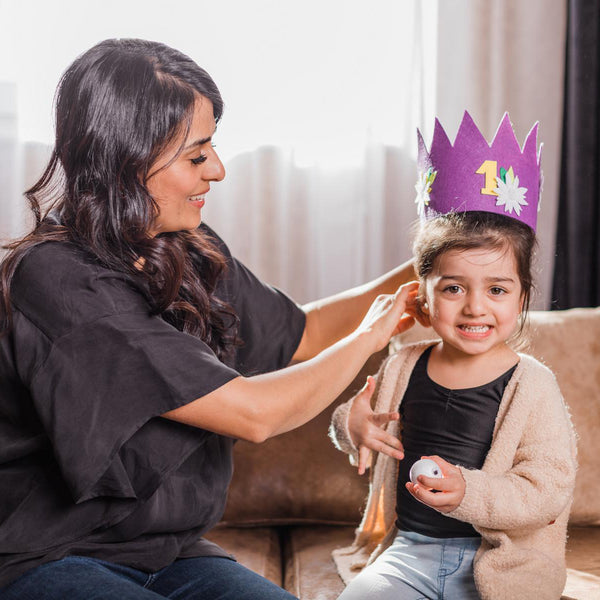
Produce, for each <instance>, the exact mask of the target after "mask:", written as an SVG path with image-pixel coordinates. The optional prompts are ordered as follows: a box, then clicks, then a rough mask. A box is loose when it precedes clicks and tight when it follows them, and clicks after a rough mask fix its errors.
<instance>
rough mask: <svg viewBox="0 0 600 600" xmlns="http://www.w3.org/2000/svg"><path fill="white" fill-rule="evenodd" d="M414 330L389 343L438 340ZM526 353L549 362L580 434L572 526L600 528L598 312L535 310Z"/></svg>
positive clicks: (425, 331)
mask: <svg viewBox="0 0 600 600" xmlns="http://www.w3.org/2000/svg"><path fill="white" fill-rule="evenodd" d="M434 337H435V332H434V331H433V330H432V329H426V328H424V327H421V326H416V327H413V328H412V329H410V330H409V331H408V332H406V333H405V334H403V335H402V336H398V338H396V339H395V340H393V341H392V343H391V344H390V350H391V351H394V349H395V348H396V347H397V345H398V344H402V343H409V342H412V341H417V340H421V339H428V338H434ZM524 339H525V340H528V341H527V343H526V344H525V345H524V347H523V348H519V349H522V350H523V351H525V352H527V353H529V354H531V355H533V356H535V357H536V358H537V359H539V360H541V361H542V362H543V363H544V364H546V365H547V366H548V367H550V369H552V371H553V372H554V374H555V375H556V379H557V381H558V384H559V386H560V389H561V391H562V393H563V396H564V398H565V401H566V402H567V404H568V405H569V408H570V411H571V416H572V419H573V425H574V426H575V430H576V432H577V435H578V438H579V439H578V443H577V462H578V471H577V479H576V482H575V500H574V502H573V506H572V509H571V516H570V523H571V524H573V525H586V524H600V501H599V500H598V499H599V498H600V460H599V458H598V457H599V456H600V436H598V433H597V432H598V431H600V308H573V309H570V310H563V311H532V312H531V313H530V315H529V324H528V327H527V329H526V331H525V335H524Z"/></svg>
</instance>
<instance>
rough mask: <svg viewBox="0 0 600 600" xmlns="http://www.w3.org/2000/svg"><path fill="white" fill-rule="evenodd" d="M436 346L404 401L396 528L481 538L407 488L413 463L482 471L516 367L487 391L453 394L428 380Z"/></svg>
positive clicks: (421, 363) (414, 377)
mask: <svg viewBox="0 0 600 600" xmlns="http://www.w3.org/2000/svg"><path fill="white" fill-rule="evenodd" d="M432 348H433V346H432V347H430V348H428V349H427V350H426V351H425V352H424V353H423V354H422V356H421V357H420V358H419V360H418V361H417V364H416V365H415V368H414V370H413V372H412V374H411V377H410V380H409V382H408V386H407V388H406V392H405V394H404V398H403V400H402V402H401V403H400V408H399V411H400V421H401V424H402V425H401V426H402V443H403V445H404V459H403V460H401V461H400V464H399V472H398V486H397V492H396V513H397V515H398V517H397V520H396V526H397V527H398V529H400V530H402V531H414V532H417V533H420V534H422V535H427V536H430V537H436V538H450V537H477V536H478V535H479V534H478V533H477V532H476V531H475V529H474V528H473V526H472V525H471V524H469V523H465V522H463V521H459V520H457V519H453V518H451V517H447V516H445V515H443V514H442V513H440V512H438V511H437V510H435V509H433V508H431V507H429V506H426V505H425V504H423V503H422V502H419V501H418V500H416V499H415V498H414V497H413V496H411V494H410V493H409V492H408V490H407V489H406V487H405V484H406V482H407V481H409V472H410V468H411V466H412V465H413V464H414V462H415V461H417V460H419V459H420V458H421V457H422V456H429V455H432V454H437V455H438V456H441V457H442V458H443V459H444V460H447V461H448V462H450V463H452V464H457V465H461V466H464V467H467V468H472V469H480V468H481V467H482V466H483V462H484V460H485V457H486V455H487V453H488V451H489V449H490V446H491V443H492V434H493V431H494V423H495V421H496V415H497V413H498V407H499V406H500V401H501V399H502V395H503V394H504V389H505V388H506V385H507V384H508V382H509V381H510V378H511V377H512V374H513V373H514V371H515V369H516V365H515V366H513V367H512V368H511V369H509V370H508V371H507V372H506V373H504V374H503V375H501V376H500V377H498V378H497V379H495V380H494V381H491V382H490V383H486V384H484V385H480V386H477V387H474V388H467V389H458V390H451V389H448V388H445V387H443V386H441V385H439V384H437V383H436V382H435V381H433V380H432V379H430V378H429V375H428V374H427V363H428V361H429V356H430V354H431V350H432Z"/></svg>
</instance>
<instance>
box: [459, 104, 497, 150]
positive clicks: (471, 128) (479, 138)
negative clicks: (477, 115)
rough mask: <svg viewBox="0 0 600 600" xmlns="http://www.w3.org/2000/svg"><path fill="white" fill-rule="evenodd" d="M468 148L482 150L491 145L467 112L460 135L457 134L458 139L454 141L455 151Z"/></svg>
mask: <svg viewBox="0 0 600 600" xmlns="http://www.w3.org/2000/svg"><path fill="white" fill-rule="evenodd" d="M467 147H470V148H472V149H476V148H480V149H482V148H489V145H488V143H487V142H486V140H485V138H484V137H483V135H482V133H481V131H479V128H478V127H477V125H475V121H473V117H471V115H470V114H469V112H468V111H466V110H465V112H464V114H463V119H462V121H461V123H460V127H459V128H458V133H457V134H456V139H455V140H454V149H457V148H467Z"/></svg>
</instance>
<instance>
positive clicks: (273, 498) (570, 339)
mask: <svg viewBox="0 0 600 600" xmlns="http://www.w3.org/2000/svg"><path fill="white" fill-rule="evenodd" d="M529 330H530V335H529V338H530V344H529V347H528V348H525V350H526V351H528V352H529V353H531V354H533V355H534V356H536V357H538V358H539V359H541V360H542V361H543V362H544V363H545V364H547V365H548V366H549V367H550V368H551V369H552V370H553V371H554V373H555V374H556V376H557V379H558V382H559V384H560V387H561V389H562V392H563V395H564V396H565V399H566V401H567V403H568V404H569V407H570V409H571V414H572V418H573V422H574V424H575V428H576V430H577V433H578V436H579V441H578V462H579V469H578V475H577V482H576V489H575V501H574V504H573V509H572V512H571V526H570V530H569V540H568V545H567V566H568V568H569V571H568V579H567V585H566V587H565V590H564V595H563V599H565V600H566V599H578V600H593V599H596V598H597V599H600V308H595V309H573V310H569V311H556V312H542V311H539V312H533V313H532V314H531V317H530V326H529ZM425 337H431V330H429V331H426V330H423V329H422V328H414V329H413V330H411V331H410V332H409V333H408V335H405V337H404V338H403V339H402V340H401V341H400V342H396V343H404V342H407V341H411V340H413V339H422V338H425ZM384 356H385V352H382V353H379V354H378V355H374V356H373V357H371V359H370V360H369V361H368V362H367V364H366V365H365V366H364V368H363V369H362V371H361V373H360V374H359V375H358V377H357V378H356V379H355V381H354V382H353V383H352V384H351V385H350V386H349V387H348V389H347V390H346V391H345V392H344V393H343V394H342V395H341V396H340V398H339V399H338V401H337V402H336V403H334V405H333V406H332V407H330V408H329V409H328V410H326V411H324V412H323V413H322V414H321V415H319V416H318V417H317V418H316V419H314V420H313V421H312V422H310V423H308V424H307V425H305V426H304V427H302V428H300V429H298V430H296V431H292V432H290V433H287V434H285V435H282V436H279V437H277V438H274V439H272V440H269V441H268V442H266V443H264V444H261V445H253V444H249V443H245V442H239V443H238V444H237V447H236V455H235V475H234V479H233V482H232V486H231V491H230V495H229V501H228V505H227V509H226V512H225V515H224V517H223V521H222V523H221V524H220V525H219V526H218V527H217V528H216V529H214V530H213V531H212V532H211V533H210V534H209V536H208V537H209V538H210V539H212V540H214V541H216V542H217V543H219V544H221V545H222V546H223V547H224V548H225V549H226V550H228V551H229V552H231V553H232V554H233V555H234V556H235V557H236V558H237V559H238V560H239V561H240V562H241V563H242V564H244V565H246V566H247V567H249V568H250V569H253V570H254V571H256V572H258V573H260V574H262V575H264V576H265V577H267V578H269V579H270V580H272V581H274V582H275V583H277V584H278V585H281V586H283V587H284V588H286V589H287V590H289V591H290V592H291V593H292V594H294V595H295V596H298V597H299V598H301V599H302V600H333V599H334V598H337V596H338V594H339V593H340V592H341V591H342V589H343V584H342V581H341V579H340V578H339V576H338V574H337V572H336V569H335V566H334V563H333V561H332V559H331V551H332V550H333V549H334V548H336V547H340V546H347V545H349V544H350V543H351V541H352V539H353V532H354V528H355V527H356V525H357V524H358V522H359V519H360V515H361V508H362V507H363V505H364V501H365V498H366V495H367V488H368V476H363V477H359V476H358V475H357V474H356V469H355V468H353V467H351V466H350V465H349V463H348V459H347V457H346V456H345V455H344V454H342V453H341V452H339V451H337V450H336V449H335V448H334V447H333V445H332V444H331V442H330V440H329V438H328V437H327V430H328V427H329V420H330V417H331V412H332V411H333V408H334V407H335V406H336V405H337V404H338V403H339V402H344V401H345V400H347V399H348V398H349V397H350V396H351V395H352V394H354V393H355V392H356V390H358V389H359V388H360V387H361V386H362V385H363V383H364V381H365V378H366V376H367V375H368V374H372V373H375V372H376V371H377V368H378V366H379V364H380V362H381V360H382V359H383V357H384Z"/></svg>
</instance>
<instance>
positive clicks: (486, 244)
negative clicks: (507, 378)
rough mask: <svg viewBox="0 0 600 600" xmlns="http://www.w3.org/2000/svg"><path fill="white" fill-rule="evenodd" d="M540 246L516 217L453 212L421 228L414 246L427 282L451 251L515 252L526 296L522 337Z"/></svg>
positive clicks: (418, 266)
mask: <svg viewBox="0 0 600 600" xmlns="http://www.w3.org/2000/svg"><path fill="white" fill-rule="evenodd" d="M536 245H537V240H536V236H535V232H534V231H533V229H531V228H530V227H529V226H527V225H525V224H524V223H521V222H520V221H517V220H516V219H513V218H512V217H508V216H504V215H498V214H495V213H488V212H480V211H473V212H464V213H449V214H447V215H440V216H438V217H436V218H434V219H431V220H429V221H425V222H423V223H422V224H421V225H420V227H419V230H418V232H417V235H416V238H415V241H414V243H413V254H414V257H415V271H416V273H417V275H418V276H419V279H420V280H421V281H424V280H425V279H426V278H427V276H428V275H429V274H430V273H431V272H432V271H433V269H434V267H435V262H436V260H437V259H438V258H439V257H440V256H441V255H442V254H444V253H446V252H448V251H450V250H472V249H475V248H493V249H501V248H506V249H507V250H512V252H513V254H514V257H515V261H516V265H517V274H518V276H519V281H520V282H521V293H522V295H523V310H522V312H521V327H520V330H519V334H521V333H522V331H523V326H524V324H525V319H526V317H527V312H528V310H529V304H530V300H531V294H532V291H533V289H534V284H533V275H532V263H533V256H534V253H535V249H536Z"/></svg>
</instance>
